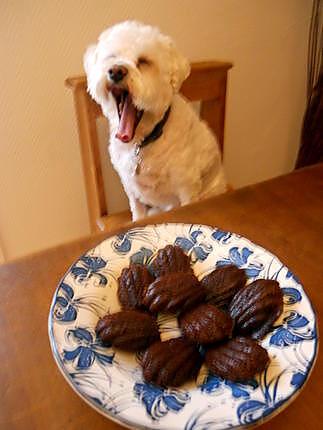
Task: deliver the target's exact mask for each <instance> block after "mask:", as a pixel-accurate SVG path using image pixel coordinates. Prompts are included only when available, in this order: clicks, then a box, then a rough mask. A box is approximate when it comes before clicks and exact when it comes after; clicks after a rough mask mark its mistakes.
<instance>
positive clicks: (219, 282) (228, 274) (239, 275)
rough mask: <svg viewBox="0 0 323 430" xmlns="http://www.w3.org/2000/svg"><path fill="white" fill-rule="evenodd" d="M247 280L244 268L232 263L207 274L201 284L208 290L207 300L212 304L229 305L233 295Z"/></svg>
mask: <svg viewBox="0 0 323 430" xmlns="http://www.w3.org/2000/svg"><path fill="white" fill-rule="evenodd" d="M246 282H247V276H246V274H245V271H244V270H243V269H239V268H238V267H236V266H234V265H233V264H230V265H228V266H222V267H219V268H217V269H215V270H213V272H211V273H209V274H208V275H206V276H205V277H204V278H203V279H202V281H201V284H202V285H203V286H204V287H205V288H206V290H207V301H208V302H209V303H211V304H212V305H215V306H218V307H223V306H226V305H229V303H230V301H231V299H232V298H233V296H234V295H235V294H236V293H237V291H239V290H240V289H241V288H242V287H244V286H245V284H246Z"/></svg>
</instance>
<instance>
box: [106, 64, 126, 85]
mask: <svg viewBox="0 0 323 430" xmlns="http://www.w3.org/2000/svg"><path fill="white" fill-rule="evenodd" d="M108 73H109V78H110V79H111V80H112V81H113V82H115V83H117V82H120V81H122V79H123V78H124V77H125V76H127V74H128V69H127V68H126V67H124V66H113V67H111V69H109V71H108Z"/></svg>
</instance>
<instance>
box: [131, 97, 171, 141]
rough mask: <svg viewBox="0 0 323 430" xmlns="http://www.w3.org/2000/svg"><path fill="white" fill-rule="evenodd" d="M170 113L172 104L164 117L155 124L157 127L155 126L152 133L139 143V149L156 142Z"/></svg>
mask: <svg viewBox="0 0 323 430" xmlns="http://www.w3.org/2000/svg"><path fill="white" fill-rule="evenodd" d="M169 113H170V106H169V108H168V109H167V111H166V112H165V114H164V116H163V118H162V119H161V120H160V121H159V122H158V123H157V124H156V125H155V127H154V128H153V131H152V132H151V133H150V134H148V136H146V137H145V138H144V140H143V141H142V142H141V143H139V145H138V148H139V149H140V148H143V147H144V146H147V145H148V144H149V143H151V142H154V141H155V140H157V139H158V138H159V137H160V136H161V135H162V134H163V128H164V125H165V124H166V122H167V120H168V117H169Z"/></svg>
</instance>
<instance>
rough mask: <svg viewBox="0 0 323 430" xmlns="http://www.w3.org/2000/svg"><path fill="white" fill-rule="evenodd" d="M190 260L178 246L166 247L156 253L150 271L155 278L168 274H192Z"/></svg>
mask: <svg viewBox="0 0 323 430" xmlns="http://www.w3.org/2000/svg"><path fill="white" fill-rule="evenodd" d="M190 264H191V260H190V258H189V257H188V256H187V255H186V254H184V251H183V250H182V248H180V247H179V246H176V245H175V246H173V245H167V246H165V248H162V249H160V250H159V251H158V252H157V255H156V258H155V259H154V261H153V264H152V269H153V272H154V274H155V276H156V278H157V277H159V276H163V275H167V274H169V273H178V272H192V269H191V266H190Z"/></svg>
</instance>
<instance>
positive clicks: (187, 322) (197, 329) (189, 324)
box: [179, 304, 233, 344]
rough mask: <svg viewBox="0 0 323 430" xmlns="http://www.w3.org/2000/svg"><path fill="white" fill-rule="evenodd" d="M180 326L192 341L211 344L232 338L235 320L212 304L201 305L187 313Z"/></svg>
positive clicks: (183, 316)
mask: <svg viewBox="0 0 323 430" xmlns="http://www.w3.org/2000/svg"><path fill="white" fill-rule="evenodd" d="M179 325H180V328H181V330H182V333H183V335H184V336H185V337H186V338H187V339H188V340H190V341H192V342H196V343H201V344H210V343H214V342H218V341H220V340H223V339H226V338H228V337H231V335H232V330H233V320H232V318H231V317H230V315H228V314H227V313H225V312H224V311H222V310H220V309H218V308H217V307H215V306H213V305H210V304H201V305H199V306H197V307H196V308H194V309H192V310H190V311H187V312H185V314H184V315H182V316H181V317H180V320H179Z"/></svg>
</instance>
